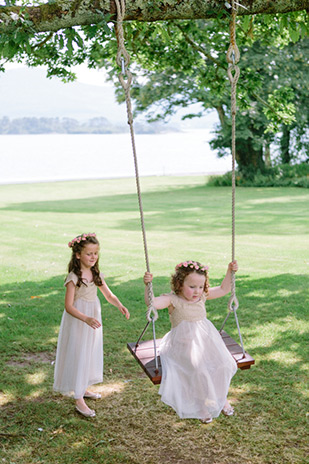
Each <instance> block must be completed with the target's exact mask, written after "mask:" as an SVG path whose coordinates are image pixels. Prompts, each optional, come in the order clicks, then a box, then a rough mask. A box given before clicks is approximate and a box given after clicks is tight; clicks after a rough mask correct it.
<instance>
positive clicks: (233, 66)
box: [115, 0, 246, 371]
mask: <svg viewBox="0 0 309 464" xmlns="http://www.w3.org/2000/svg"><path fill="white" fill-rule="evenodd" d="M115 3H116V9H117V21H116V24H115V32H116V37H117V44H118V51H117V56H116V62H117V64H118V66H119V67H120V68H121V72H119V74H118V79H119V82H120V84H121V86H122V88H123V90H124V93H125V100H126V107H127V116H128V124H129V126H130V134H131V143H132V153H133V159H134V168H135V180H136V189H137V196H138V204H139V212H140V221H141V228H142V235H143V244H144V254H145V262H146V269H147V271H148V272H150V265H149V254H148V248H147V239H146V229H145V221H144V212H143V205H142V197H141V188H140V181H139V170H138V162H137V154H136V144H135V134H134V128H133V113H132V103H131V96H130V87H131V83H132V74H131V72H130V71H129V69H128V66H129V63H130V57H129V54H128V52H127V50H126V48H125V44H124V31H123V19H124V16H125V0H115ZM235 5H236V6H235ZM238 5H239V6H242V5H240V4H239V3H237V2H235V1H234V0H231V7H232V12H231V20H230V46H229V49H228V51H227V55H226V59H227V62H228V63H229V66H228V70H227V73H228V78H229V80H230V84H231V113H232V261H234V260H235V190H236V188H235V159H236V90H237V81H238V78H239V75H240V70H239V67H238V66H237V63H238V62H239V59H240V53H239V49H238V46H237V44H236V16H237V11H238ZM125 78H126V79H125ZM147 291H148V300H149V305H148V308H147V320H148V322H147V324H146V327H145V328H144V330H143V332H142V334H141V336H140V337H139V339H138V341H137V343H136V348H137V346H138V344H139V341H140V340H141V338H142V336H143V335H144V333H145V331H146V329H147V327H148V325H149V323H150V322H152V327H153V341H154V353H155V366H156V371H158V360H157V354H156V335H155V321H156V320H157V319H158V312H157V310H156V308H155V307H154V306H153V289H152V283H148V284H147ZM238 307H239V303H238V300H237V297H236V284H235V271H232V281H231V297H230V299H229V302H228V310H229V312H228V314H227V316H226V318H225V320H224V322H223V324H222V327H221V329H220V331H219V332H220V333H221V332H222V330H223V328H224V326H225V323H226V321H227V320H228V318H229V316H230V314H231V313H232V312H233V313H234V316H235V320H236V325H237V329H238V334H239V339H240V342H241V348H242V353H243V357H245V356H246V355H245V350H244V346H243V340H242V336H241V333H240V327H239V322H238V317H237V313H236V311H237V309H238Z"/></svg>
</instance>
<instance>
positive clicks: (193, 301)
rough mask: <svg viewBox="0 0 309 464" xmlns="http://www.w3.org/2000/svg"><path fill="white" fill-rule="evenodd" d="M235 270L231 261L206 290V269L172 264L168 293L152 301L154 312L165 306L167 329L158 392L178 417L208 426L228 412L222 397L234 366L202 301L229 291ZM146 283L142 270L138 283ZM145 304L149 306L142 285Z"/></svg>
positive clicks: (147, 277) (193, 263)
mask: <svg viewBox="0 0 309 464" xmlns="http://www.w3.org/2000/svg"><path fill="white" fill-rule="evenodd" d="M237 270H238V265H237V261H234V262H232V263H229V265H228V269H227V272H226V276H225V278H224V279H223V281H222V283H221V285H220V286H218V287H209V282H208V267H207V266H203V265H201V264H200V263H199V262H196V261H185V262H182V263H180V264H178V265H177V266H176V268H175V273H174V274H173V275H172V279H171V288H172V292H171V293H167V294H162V295H160V296H158V297H153V301H152V303H153V306H154V307H155V308H156V309H164V308H168V312H169V317H170V321H171V326H172V327H171V330H170V332H168V333H167V334H166V335H165V336H164V338H163V339H162V341H161V344H160V358H161V364H162V380H161V385H160V389H159V394H160V395H161V400H162V401H163V402H164V403H165V404H167V405H169V406H171V407H172V408H173V409H174V410H175V411H176V413H177V414H178V416H179V417H180V418H196V419H200V420H201V421H202V422H205V423H209V422H211V421H212V419H213V418H215V417H218V416H219V414H220V413H221V412H222V413H223V414H224V415H226V416H231V415H232V414H233V413H234V409H233V408H232V407H231V405H230V403H229V401H228V400H227V394H228V389H229V385H230V382H231V379H232V377H233V375H234V374H235V373H236V371H237V364H236V362H235V361H234V359H233V357H232V356H231V354H230V353H229V351H228V349H227V348H226V346H225V344H224V342H223V341H222V338H221V336H220V334H219V332H218V331H217V329H216V328H215V327H214V325H213V324H212V323H211V322H210V321H209V320H208V319H207V317H206V311H205V302H206V300H212V299H215V298H220V297H222V296H224V295H226V294H227V293H229V292H230V290H231V276H232V271H234V272H235V271H237ZM152 279H153V276H152V274H150V273H149V272H146V273H145V275H144V283H145V284H146V285H147V284H148V283H150V282H152ZM145 301H146V304H147V305H149V297H148V290H147V287H145Z"/></svg>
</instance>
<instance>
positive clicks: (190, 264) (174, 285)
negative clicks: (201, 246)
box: [171, 261, 209, 295]
mask: <svg viewBox="0 0 309 464" xmlns="http://www.w3.org/2000/svg"><path fill="white" fill-rule="evenodd" d="M192 272H196V274H199V275H203V276H205V285H204V292H205V293H206V295H208V289H209V279H208V268H207V266H203V265H202V264H200V263H199V262H198V261H185V262H184V263H181V264H178V265H177V266H176V269H175V273H174V274H173V275H172V278H171V289H172V290H173V291H174V292H175V293H176V295H179V294H180V293H181V290H182V287H183V283H184V280H185V278H186V277H187V276H188V275H189V274H192Z"/></svg>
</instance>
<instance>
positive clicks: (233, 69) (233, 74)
mask: <svg viewBox="0 0 309 464" xmlns="http://www.w3.org/2000/svg"><path fill="white" fill-rule="evenodd" d="M235 5H236V6H235ZM238 5H239V4H238V3H236V2H235V1H234V0H232V5H231V6H232V12H231V20H230V46H229V48H228V51H227V54H226V60H227V62H228V64H229V65H228V69H227V74H228V78H229V81H230V84H231V113H232V261H234V260H235V235H236V234H235V192H236V182H235V159H236V112H237V108H236V91H237V82H238V79H239V75H240V70H239V67H238V66H237V63H238V62H239V59H240V53H239V49H238V46H237V43H236V16H237V11H238ZM238 307H239V303H238V299H237V296H236V283H235V271H232V282H231V297H230V299H229V302H228V314H227V316H226V318H225V320H224V322H223V324H222V326H221V329H220V331H219V332H220V333H222V330H223V328H224V326H225V323H226V321H227V320H228V318H229V316H230V314H231V313H232V312H233V313H234V316H235V320H236V325H237V329H238V335H239V339H240V343H241V349H242V353H243V356H244V357H245V350H244V345H243V340H242V336H241V333H240V327H239V322H238V317H237V313H236V311H237V309H238Z"/></svg>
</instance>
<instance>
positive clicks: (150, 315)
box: [146, 282, 158, 322]
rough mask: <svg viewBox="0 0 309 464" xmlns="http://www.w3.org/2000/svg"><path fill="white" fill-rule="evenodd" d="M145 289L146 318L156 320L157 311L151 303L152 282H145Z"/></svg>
mask: <svg viewBox="0 0 309 464" xmlns="http://www.w3.org/2000/svg"><path fill="white" fill-rule="evenodd" d="M147 291H148V301H149V305H148V307H147V313H146V316H147V320H148V321H149V322H151V321H152V320H154V321H156V320H157V319H158V311H157V310H156V308H155V307H154V305H153V290H152V283H151V282H149V283H148V284H147Z"/></svg>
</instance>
